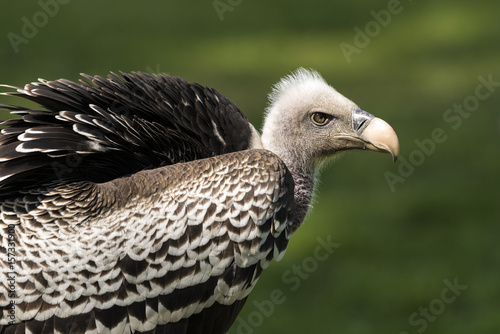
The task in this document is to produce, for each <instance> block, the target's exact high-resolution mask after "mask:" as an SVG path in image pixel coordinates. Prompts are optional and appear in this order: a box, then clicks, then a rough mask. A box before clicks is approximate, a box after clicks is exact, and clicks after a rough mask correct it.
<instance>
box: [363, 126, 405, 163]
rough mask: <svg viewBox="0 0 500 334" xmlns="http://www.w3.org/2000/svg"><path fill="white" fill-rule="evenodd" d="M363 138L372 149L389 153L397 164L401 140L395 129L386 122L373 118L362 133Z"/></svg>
mask: <svg viewBox="0 0 500 334" xmlns="http://www.w3.org/2000/svg"><path fill="white" fill-rule="evenodd" d="M361 138H362V139H363V140H365V141H366V142H367V143H369V144H371V146H373V147H372V149H373V150H375V151H380V152H387V153H390V154H391V155H392V160H393V161H394V163H396V161H397V159H398V155H399V140H398V136H397V135H396V132H395V131H394V129H393V128H392V127H391V126H390V125H389V124H388V123H387V122H386V121H384V120H382V119H380V118H377V117H375V118H373V119H372V120H371V121H370V123H369V124H368V126H367V127H366V128H365V129H364V130H363V132H362V133H361Z"/></svg>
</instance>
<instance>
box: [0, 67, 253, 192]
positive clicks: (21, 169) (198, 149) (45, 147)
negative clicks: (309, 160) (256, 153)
mask: <svg viewBox="0 0 500 334" xmlns="http://www.w3.org/2000/svg"><path fill="white" fill-rule="evenodd" d="M84 77H85V79H86V80H82V81H81V82H80V83H75V82H72V81H69V80H64V79H60V80H57V81H45V80H40V82H37V83H32V84H29V85H26V86H25V87H24V89H21V88H18V91H17V92H14V93H7V95H15V96H19V97H22V98H25V99H28V100H31V101H34V102H36V103H38V104H40V105H41V106H43V107H44V108H45V109H44V110H33V109H27V108H22V107H16V106H7V105H3V106H0V107H2V108H3V109H5V110H10V111H11V112H12V113H15V114H18V115H20V116H21V118H18V119H11V120H6V121H4V122H3V123H2V125H5V126H8V127H7V128H5V129H2V135H1V136H0V198H2V197H6V196H10V193H11V192H17V190H18V189H26V188H30V187H38V186H40V185H47V184H49V183H61V182H63V181H71V182H74V181H82V180H87V181H92V182H106V181H109V180H112V179H114V178H117V177H121V176H125V175H130V174H132V173H135V172H137V171H140V170H143V169H148V168H156V167H160V166H164V165H170V164H174V163H179V162H186V161H192V160H196V159H200V158H206V157H211V156H214V155H219V154H224V153H230V152H236V151H240V150H245V149H248V148H250V145H251V142H252V141H254V140H257V139H256V138H258V133H257V131H256V130H255V129H254V128H253V126H252V125H251V124H250V123H249V122H248V120H247V118H246V117H245V116H244V114H243V113H242V112H241V111H240V110H239V109H238V108H237V107H236V106H235V105H234V104H233V103H231V102H230V101H229V100H228V99H227V98H225V97H224V96H223V95H221V94H220V93H219V92H217V91H216V90H214V89H210V88H207V87H204V86H201V85H199V84H196V83H190V82H187V81H185V80H183V79H181V78H175V77H171V76H168V75H164V74H163V75H152V74H146V73H140V72H138V73H133V74H124V73H122V74H120V75H117V74H111V75H109V76H108V78H102V77H99V76H94V77H91V76H87V75H84Z"/></svg>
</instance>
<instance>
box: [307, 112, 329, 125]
mask: <svg viewBox="0 0 500 334" xmlns="http://www.w3.org/2000/svg"><path fill="white" fill-rule="evenodd" d="M330 120H331V117H330V116H329V115H327V114H325V113H322V112H314V113H312V114H311V121H312V122H313V123H314V124H315V125H318V126H325V125H327V124H328V123H329V122H330Z"/></svg>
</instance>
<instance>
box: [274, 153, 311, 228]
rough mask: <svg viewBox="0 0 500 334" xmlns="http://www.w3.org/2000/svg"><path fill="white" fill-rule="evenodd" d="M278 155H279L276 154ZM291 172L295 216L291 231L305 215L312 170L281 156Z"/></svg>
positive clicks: (307, 207) (308, 204) (309, 200)
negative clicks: (293, 187)
mask: <svg viewBox="0 0 500 334" xmlns="http://www.w3.org/2000/svg"><path fill="white" fill-rule="evenodd" d="M278 156H280V155H279V154H278ZM280 158H281V159H282V160H283V162H284V163H285V165H286V166H287V167H288V170H289V171H290V173H291V174H292V177H293V181H294V183H295V190H294V197H295V218H294V220H293V224H292V233H293V232H295V231H296V230H297V229H298V228H299V226H300V225H301V224H302V222H303V221H304V219H305V218H306V216H307V212H308V211H309V207H310V206H311V201H312V197H313V194H314V174H315V173H314V170H310V169H309V168H303V167H301V166H297V164H296V163H293V162H291V161H287V159H286V158H284V157H281V156H280Z"/></svg>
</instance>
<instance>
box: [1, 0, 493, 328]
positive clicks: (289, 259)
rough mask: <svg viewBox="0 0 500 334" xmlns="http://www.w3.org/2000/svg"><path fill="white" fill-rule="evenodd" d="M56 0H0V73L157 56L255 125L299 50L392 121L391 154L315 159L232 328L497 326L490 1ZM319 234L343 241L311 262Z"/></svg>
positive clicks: (59, 72) (13, 80)
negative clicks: (316, 168)
mask: <svg viewBox="0 0 500 334" xmlns="http://www.w3.org/2000/svg"><path fill="white" fill-rule="evenodd" d="M54 3H55V2H54V0H51V1H49V0H45V1H42V2H38V1H2V2H1V3H0V13H1V20H0V37H1V38H0V82H1V83H5V84H10V85H23V84H25V83H27V82H31V81H35V80H36V79H37V78H45V79H57V78H61V77H64V78H67V79H72V80H77V79H78V78H79V73H81V72H85V73H88V74H100V75H106V74H107V73H108V72H109V71H149V72H167V73H169V74H172V75H176V76H182V77H184V78H186V79H188V80H192V81H198V82H200V83H202V84H205V85H207V86H211V87H215V88H216V89H218V90H219V91H220V92H222V93H223V94H224V95H226V96H227V97H229V98H230V99H231V100H232V101H233V102H235V103H236V104H237V105H238V106H240V108H241V109H242V110H243V111H244V112H245V113H246V114H247V115H248V117H249V118H250V120H251V121H252V123H253V124H254V125H255V126H256V127H257V128H260V125H261V119H262V112H263V110H264V108H265V106H266V102H267V101H266V94H267V93H268V92H269V90H270V87H271V85H272V84H273V83H275V82H276V81H277V80H278V79H279V78H280V77H282V76H283V75H285V74H288V73H289V72H290V71H292V70H294V69H295V68H297V67H300V66H303V67H311V68H314V69H316V70H318V71H319V72H320V73H322V75H323V76H324V77H325V79H326V80H327V81H328V82H329V83H331V84H332V85H333V86H334V87H335V88H337V89H338V90H339V91H340V92H341V93H343V94H344V95H346V96H348V97H349V98H351V99H352V100H354V101H355V102H356V103H357V104H358V105H359V106H360V107H361V108H363V109H365V110H367V111H369V112H371V113H373V114H375V115H377V116H379V117H381V118H383V119H385V120H386V121H387V122H389V123H390V124H391V125H392V126H393V127H394V129H395V130H396V131H397V133H398V135H399V139H400V144H401V159H400V161H399V162H398V163H397V164H396V165H393V164H392V163H391V161H390V157H389V156H388V155H382V154H376V153H372V152H362V151H355V152H349V153H347V154H344V155H343V156H342V157H341V158H339V159H336V160H335V163H333V164H331V165H329V166H328V167H327V168H325V170H324V171H323V173H322V177H321V180H322V182H321V184H320V186H319V191H318V196H317V199H316V202H315V205H314V210H313V212H312V214H310V216H309V217H308V219H307V221H306V222H305V223H304V225H303V226H302V228H301V229H300V230H299V231H298V232H297V233H296V235H294V236H293V238H292V240H291V242H290V247H289V250H288V251H287V254H286V256H285V257H284V259H283V260H282V261H281V262H279V263H273V264H272V265H271V266H270V267H269V268H268V269H267V270H266V271H265V272H264V274H263V276H262V277H261V279H260V281H259V283H258V285H257V287H256V289H255V290H254V292H253V293H252V294H251V297H250V298H249V301H248V302H247V304H246V306H245V308H244V310H243V312H242V313H241V315H240V318H239V319H238V320H237V322H236V324H235V326H234V327H233V328H232V330H231V331H230V333H233V334H236V333H305V332H309V333H360V334H367V333H394V334H400V333H428V334H431V333H455V334H456V333H468V334H469V333H499V332H500V288H499V282H500V266H499V264H500V250H499V248H500V247H499V238H500V227H499V222H500V209H499V207H500V203H499V198H500V196H499V195H500V194H499V187H500V178H499V176H498V172H499V167H500V149H499V145H498V143H499V141H500V113H499V104H500V103H499V102H500V84H498V82H500V19H499V13H500V2H498V1H497V2H495V1H483V0H479V1H456V0H455V1H451V0H448V1H424V0H418V1H411V0H404V1H403V0H402V1H401V2H400V3H398V2H396V0H391V1H389V2H388V1H385V0H384V1H376V0H372V1H369V0H366V1H357V2H353V1H346V0H342V1H331V2H326V1H318V0H310V1H307V2H305V1H298V0H294V1H291V0H287V1H285V0H277V1H272V2H271V1H268V2H264V1H248V0H246V1H245V0H222V1H215V2H214V1H212V0H208V1H197V2H196V1H182V2H181V1H158V0H156V1H142V2H139V1H95V0H92V1H77V0H72V1H70V0H64V1H63V0H60V1H59V2H58V3H57V4H58V7H57V8H56V7H55V6H54ZM43 4H52V5H50V6H49V5H43ZM47 6H48V7H47ZM391 11H392V12H391ZM388 14H390V16H389V15H388ZM376 17H378V20H379V21H377V20H376ZM27 22H29V23H27ZM29 24H34V25H35V26H34V27H35V29H31V30H30V29H29V27H28V25H29ZM37 25H38V27H37ZM360 31H361V33H360ZM363 34H365V36H362V35H363ZM341 46H342V47H341ZM342 48H344V51H343V49H342ZM346 50H347V51H348V52H347V53H346ZM481 78H483V79H484V80H488V78H489V79H490V81H492V82H493V83H492V84H490V86H489V87H485V86H484V85H483V86H481V80H483V79H481ZM484 80H483V81H484ZM488 88H489V90H488ZM477 94H480V95H477ZM0 102H2V103H17V102H20V101H17V100H15V99H12V98H11V97H5V96H3V97H1V100H0ZM464 103H465V107H464V108H467V110H470V112H469V111H467V110H466V109H463V110H465V112H463V113H462V114H460V113H458V112H455V111H453V107H454V105H462V104H464ZM450 108H452V110H451V111H448V110H449V109H450ZM1 116H2V118H4V117H7V116H6V115H3V114H2V115H1ZM459 122H460V123H459ZM437 128H438V129H442V131H441V135H440V136H439V139H440V140H439V141H440V142H437V141H436V140H434V141H432V133H433V131H434V130H435V129H437ZM437 131H439V130H437ZM443 138H446V140H444V142H443V140H442V139H443ZM417 142H420V143H425V145H426V146H424V148H421V147H420V146H419V145H418V144H417ZM405 161H406V163H405ZM390 173H392V174H390ZM388 177H389V180H390V182H388ZM403 181H404V182H403ZM391 184H392V185H391ZM318 237H320V238H322V240H324V241H327V240H328V238H329V239H330V240H331V241H332V242H335V243H338V244H340V245H338V247H337V248H335V251H334V252H333V253H332V254H331V255H329V256H328V257H327V258H326V259H325V257H322V258H321V261H320V260H319V258H318V257H317V254H318V253H317V252H315V250H316V248H317V247H318V246H320V245H321V243H320V242H319V241H318ZM315 254H316V257H315ZM324 254H326V253H321V255H324ZM283 275H284V276H283ZM445 281H446V282H448V284H453V283H454V282H455V283H457V284H459V285H460V287H459V289H458V290H455V294H454V293H453V292H452V290H449V288H447V283H445ZM465 286H466V288H465ZM275 289H278V290H279V291H278V292H276V293H277V294H278V295H279V298H277V297H276V296H277V295H276V294H275V295H272V294H271V292H272V291H273V290H275ZM447 289H448V290H447ZM279 292H281V294H279ZM452 299H453V301H451V300H452ZM273 301H274V303H273ZM426 310H427V311H426Z"/></svg>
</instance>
